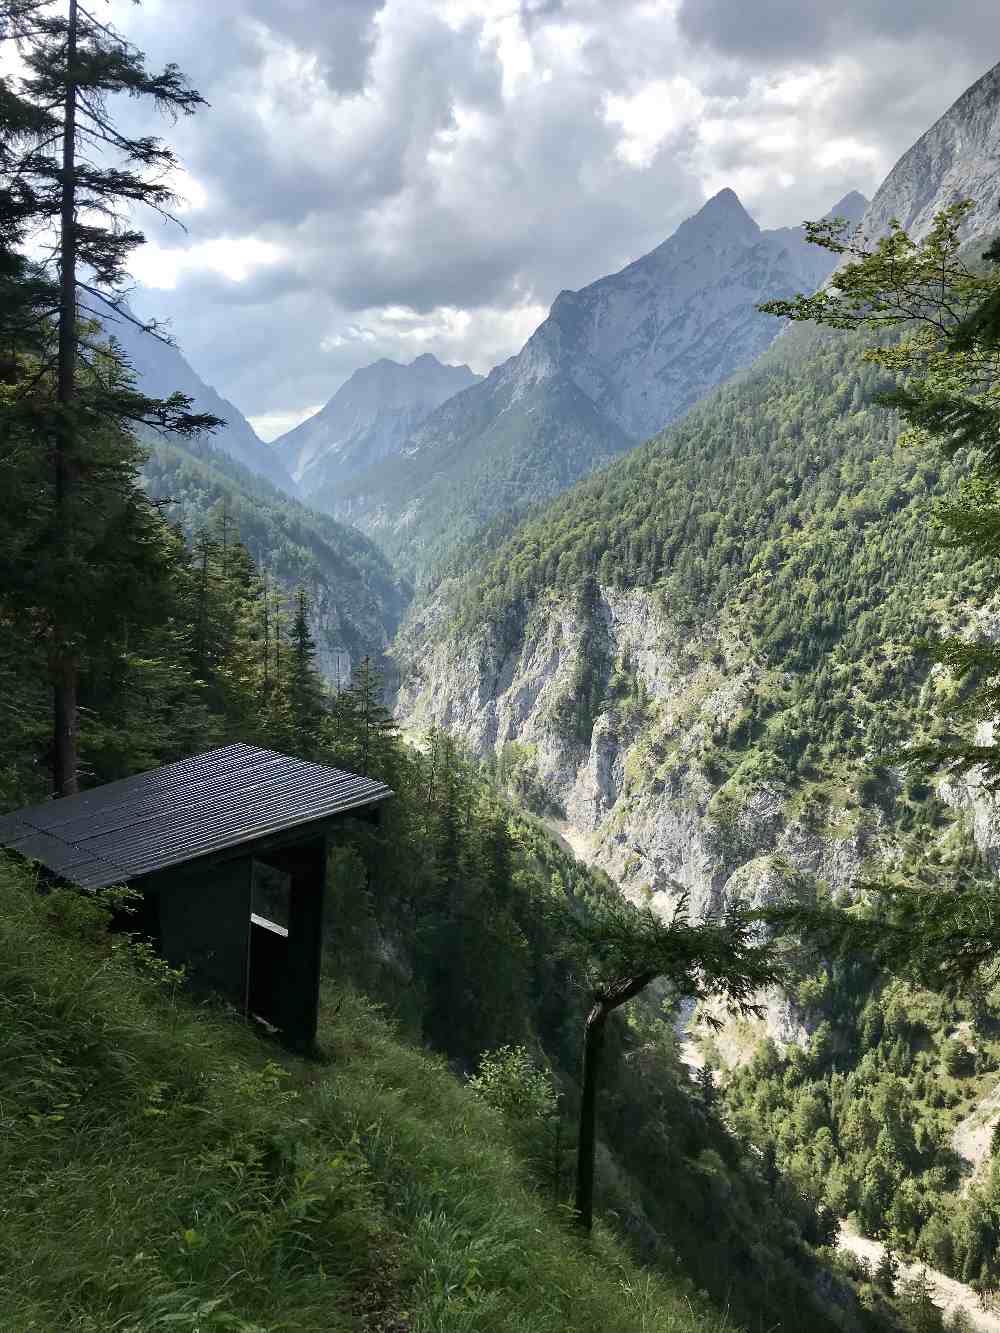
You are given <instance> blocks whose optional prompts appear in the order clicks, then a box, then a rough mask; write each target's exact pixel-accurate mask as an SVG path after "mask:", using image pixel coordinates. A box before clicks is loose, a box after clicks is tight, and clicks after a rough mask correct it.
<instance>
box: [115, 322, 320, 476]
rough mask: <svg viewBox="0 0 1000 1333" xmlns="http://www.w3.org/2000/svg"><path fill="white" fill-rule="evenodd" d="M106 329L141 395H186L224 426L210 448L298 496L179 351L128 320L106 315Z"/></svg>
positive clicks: (280, 467)
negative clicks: (117, 344)
mask: <svg viewBox="0 0 1000 1333" xmlns="http://www.w3.org/2000/svg"><path fill="white" fill-rule="evenodd" d="M104 326H105V329H106V330H107V333H108V335H109V336H111V337H113V338H114V339H115V340H116V341H117V342H118V343H119V345H120V346H121V348H122V350H123V352H124V353H125V356H126V358H127V360H128V362H129V364H130V365H131V366H132V368H133V369H134V370H135V372H136V374H137V375H138V378H139V382H140V384H141V385H142V389H143V392H145V393H148V394H149V395H150V396H151V397H153V398H166V397H168V396H169V395H170V394H172V393H175V392H177V391H178V390H179V391H180V392H181V393H185V394H187V395H188V397H189V398H190V399H191V400H192V404H193V410H194V411H196V412H210V413H211V414H212V415H213V416H216V417H221V418H222V420H223V421H225V423H226V426H225V429H224V430H219V431H217V432H216V433H215V435H213V436H212V443H213V445H214V446H215V447H216V448H217V449H221V450H222V452H223V453H226V454H228V455H229V456H230V457H231V458H234V459H235V460H236V461H237V462H238V463H242V464H243V466H244V467H248V468H249V469H250V470H251V472H257V473H260V475H261V476H263V477H266V478H267V479H268V481H270V482H271V483H272V484H273V485H275V486H277V487H278V488H279V489H280V490H283V491H285V492H287V493H288V494H289V495H296V496H297V495H298V494H299V489H298V487H297V486H296V484H295V482H294V481H293V480H292V477H291V474H290V473H289V471H288V469H287V468H286V467H285V465H284V463H283V462H282V460H281V457H280V455H278V454H277V453H275V451H274V449H272V448H271V446H270V445H267V444H265V443H264V441H263V440H261V439H260V438H259V437H258V436H257V433H256V432H255V431H254V428H253V427H252V426H251V425H250V422H249V421H247V419H246V417H245V416H244V415H243V413H242V412H241V411H240V410H239V408H237V407H234V406H233V404H232V403H230V402H228V401H227V399H225V398H223V397H222V396H221V395H220V394H218V393H216V391H215V390H214V389H213V388H212V387H211V386H210V385H208V384H206V383H205V381H204V380H203V379H201V377H200V376H199V375H198V374H197V373H196V372H195V371H194V370H192V368H191V366H190V365H189V364H188V362H187V361H186V360H185V358H184V355H183V353H182V352H181V351H180V349H179V348H178V347H172V346H170V345H169V344H167V343H164V342H163V341H161V339H159V338H155V337H154V336H153V335H152V334H150V333H144V332H143V330H142V329H141V328H139V327H138V326H137V325H135V324H133V323H132V322H131V321H130V320H128V319H126V318H124V317H121V316H118V317H115V316H113V315H112V314H111V313H110V312H109V315H108V318H107V319H106V320H105V325H104Z"/></svg>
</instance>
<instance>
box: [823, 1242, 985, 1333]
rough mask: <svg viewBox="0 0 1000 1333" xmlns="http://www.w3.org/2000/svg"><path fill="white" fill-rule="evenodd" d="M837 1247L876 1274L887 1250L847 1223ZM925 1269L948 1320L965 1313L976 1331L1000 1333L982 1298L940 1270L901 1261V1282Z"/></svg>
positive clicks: (935, 1300) (936, 1301) (937, 1300)
mask: <svg viewBox="0 0 1000 1333" xmlns="http://www.w3.org/2000/svg"><path fill="white" fill-rule="evenodd" d="M837 1243H838V1245H839V1246H840V1248H841V1249H843V1250H850V1251H851V1253H852V1254H856V1255H857V1256H858V1257H859V1258H861V1259H867V1260H868V1262H869V1263H870V1264H871V1266H872V1269H873V1270H874V1268H875V1267H876V1265H877V1264H878V1262H879V1260H880V1259H881V1258H882V1252H883V1247H882V1245H881V1243H880V1242H879V1241H877V1240H869V1239H868V1237H867V1236H859V1235H858V1234H857V1232H856V1231H852V1230H851V1229H850V1228H848V1226H847V1224H846V1223H845V1222H841V1224H840V1236H839V1237H838V1242H837ZM897 1257H898V1256H897ZM921 1269H922V1270H923V1271H924V1272H925V1273H926V1274H927V1282H928V1285H929V1286H930V1288H931V1292H932V1295H933V1300H934V1303H935V1305H938V1306H940V1308H941V1309H942V1310H943V1311H944V1313H945V1318H947V1317H948V1316H949V1315H950V1314H951V1313H952V1311H953V1310H964V1311H965V1313H966V1314H967V1315H968V1316H969V1319H970V1320H971V1321H972V1323H973V1324H974V1325H975V1327H976V1328H977V1329H982V1330H983V1333H1000V1314H997V1312H996V1311H995V1310H982V1309H981V1308H980V1305H979V1297H978V1296H977V1295H976V1293H975V1292H974V1291H973V1290H972V1289H971V1288H970V1287H967V1286H966V1285H965V1284H964V1283H963V1282H957V1281H956V1280H955V1278H953V1277H946V1276H945V1274H944V1273H939V1272H938V1271H937V1269H936V1268H930V1267H929V1266H928V1265H927V1264H924V1263H911V1262H909V1261H908V1260H904V1259H902V1258H900V1259H899V1276H900V1278H911V1277H915V1276H916V1275H917V1274H918V1273H919V1272H920V1271H921Z"/></svg>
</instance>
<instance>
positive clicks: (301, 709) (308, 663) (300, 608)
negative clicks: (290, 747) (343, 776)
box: [285, 587, 327, 758]
mask: <svg viewBox="0 0 1000 1333" xmlns="http://www.w3.org/2000/svg"><path fill="white" fill-rule="evenodd" d="M285 688H286V692H287V695H288V705H289V709H290V712H291V718H292V727H293V730H294V737H295V746H296V749H297V750H298V752H299V753H300V754H302V755H305V756H306V757H308V758H312V757H313V756H314V755H315V754H316V753H317V752H318V750H319V747H320V731H321V729H322V726H323V721H324V719H325V717H326V711H327V709H326V698H325V691H324V689H323V680H322V677H321V676H320V674H319V671H318V669H317V667H316V643H315V640H314V639H313V637H312V634H311V632H310V629H309V602H308V599H307V597H306V591H305V589H304V588H301V587H300V588H299V590H298V592H297V594H296V598H295V618H294V620H293V621H292V632H291V640H290V642H289V645H288V668H287V679H286V687H285Z"/></svg>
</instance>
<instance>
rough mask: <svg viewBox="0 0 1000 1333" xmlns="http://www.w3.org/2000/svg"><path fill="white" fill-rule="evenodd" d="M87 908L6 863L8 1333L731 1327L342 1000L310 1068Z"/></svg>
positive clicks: (1, 1070)
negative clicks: (157, 973)
mask: <svg viewBox="0 0 1000 1333" xmlns="http://www.w3.org/2000/svg"><path fill="white" fill-rule="evenodd" d="M74 901H75V900H74ZM68 904H69V900H68V899H60V898H55V899H53V898H51V897H49V898H43V897H39V896H38V895H36V894H34V893H32V892H31V891H30V883H29V882H28V881H27V880H26V879H25V877H24V875H23V873H21V872H20V871H18V870H17V869H16V868H15V866H14V864H13V863H12V862H10V861H0V1172H2V1175H0V1179H2V1180H3V1189H2V1191H0V1293H2V1294H0V1330H3V1333H34V1331H35V1330H37V1331H38V1333H54V1330H60V1331H61V1330H66V1331H67V1333H69V1331H71V1330H79V1331H80V1333H112V1331H115V1333H147V1330H159V1329H162V1330H190V1331H191V1333H201V1331H207V1330H216V1329H236V1330H243V1333H250V1331H251V1330H267V1331H268V1333H278V1330H289V1331H291V1330H303V1333H310V1331H311V1330H317V1333H318V1331H319V1330H324V1333H341V1331H342V1330H353V1329H370V1330H382V1331H383V1333H390V1331H391V1333H431V1330H435V1331H438V1330H440V1333H466V1331H468V1333H473V1331H475V1333H500V1331H501V1330H503V1331H504V1333H515V1330H516V1333H550V1331H551V1333H567V1330H573V1333H619V1331H621V1333H626V1331H628V1333H633V1331H637V1330H644V1331H646V1333H666V1331H667V1330H670V1331H671V1333H674V1331H676V1333H688V1331H690V1333H694V1331H695V1330H700V1331H702V1333H712V1331H715V1330H719V1329H721V1327H722V1326H723V1324H724V1322H725V1321H724V1320H722V1319H721V1318H720V1317H719V1316H717V1315H715V1314H713V1313H712V1312H711V1311H709V1310H708V1309H707V1308H706V1309H701V1308H699V1307H697V1306H692V1304H691V1303H690V1300H689V1297H688V1295H687V1294H685V1293H684V1292H681V1291H680V1290H678V1289H677V1288H675V1287H673V1286H671V1285H670V1283H668V1282H667V1281H665V1280H664V1279H663V1278H661V1277H659V1276H656V1275H653V1274H651V1273H648V1272H645V1271H644V1270H641V1269H640V1268H638V1267H637V1266H636V1265H635V1264H634V1263H632V1262H631V1261H630V1260H628V1259H627V1258H626V1257H625V1255H624V1253H623V1252H622V1250H621V1249H620V1248H619V1247H618V1246H617V1245H616V1243H615V1242H614V1241H613V1240H612V1238H611V1237H610V1236H609V1235H608V1234H606V1233H605V1232H603V1231H600V1230H599V1231H598V1232H597V1234H596V1235H595V1237H594V1239H593V1240H592V1241H591V1242H584V1241H583V1240H582V1239H581V1238H580V1237H579V1236H577V1235H576V1234H575V1233H574V1232H573V1230H572V1228H571V1226H570V1224H569V1219H568V1218H566V1217H565V1215H562V1214H560V1213H559V1211H558V1210H557V1209H555V1208H554V1207H553V1206H552V1205H551V1204H550V1203H549V1202H548V1201H546V1200H545V1199H543V1198H542V1197H540V1196H539V1194H538V1193H537V1191H536V1189H535V1187H534V1186H533V1185H532V1182H531V1179H530V1177H529V1175H528V1173H527V1171H526V1169H525V1167H524V1165H523V1163H522V1162H521V1161H520V1159H519V1157H518V1155H517V1152H516V1145H514V1144H513V1143H512V1142H511V1139H510V1137H509V1133H510V1132H509V1130H508V1128H507V1127H506V1126H505V1125H504V1123H503V1122H502V1120H501V1119H500V1118H499V1116H497V1115H496V1114H495V1113H494V1112H492V1111H491V1110H490V1109H489V1108H488V1107H486V1106H484V1105H482V1104H481V1103H480V1102H479V1101H477V1100H476V1099H475V1098H474V1096H473V1095H472V1094H471V1093H470V1092H469V1091H468V1090H467V1089H466V1088H465V1087H464V1086H463V1085H462V1084H461V1083H460V1082H459V1081H458V1080H457V1079H456V1078H455V1077H454V1076H453V1075H452V1074H451V1073H450V1072H449V1071H448V1069H447V1068H446V1066H445V1065H444V1063H443V1062H442V1061H440V1060H438V1059H436V1058H435V1057H433V1056H430V1055H428V1054H427V1053H426V1052H424V1051H422V1050H418V1049H416V1048H414V1047H412V1046H408V1045H406V1044H405V1043H403V1042H402V1041H400V1040H399V1039H398V1037H397V1036H396V1035H394V1033H393V1031H392V1029H391V1027H390V1025H389V1024H388V1023H387V1022H386V1021H385V1020H384V1019H383V1018H382V1017H381V1016H380V1015H379V1013H378V1012H377V1010H376V1009H375V1008H374V1007H373V1006H372V1005H371V1004H370V1003H369V1002H368V1001H366V1000H365V999H364V998H363V997H360V996H358V995H356V994H354V993H353V992H350V991H342V992H339V993H337V994H336V995H334V994H333V992H332V990H328V991H327V992H326V993H325V996H324V1000H325V1003H324V1014H325V1015H326V1017H325V1019H324V1020H323V1021H322V1022H321V1029H320V1039H319V1044H320V1052H321V1057H320V1059H319V1060H317V1061H305V1060H300V1059H297V1058H295V1057H293V1056H291V1055H288V1054H286V1053H284V1052H283V1051H281V1050H280V1048H278V1047H277V1046H270V1045H267V1044H265V1043H262V1042H261V1041H260V1040H258V1039H257V1038H256V1037H255V1036H254V1035H252V1034H251V1033H250V1032H248V1031H247V1030H246V1029H245V1028H244V1027H243V1026H242V1025H241V1024H240V1023H239V1022H238V1021H237V1020H236V1019H234V1018H233V1017H231V1016H229V1015H228V1014H227V1013H226V1012H225V1011H224V1010H223V1009H221V1008H213V1007H209V1006H204V1005H196V1004H195V1003H194V1002H192V1001H191V1000H190V999H188V998H187V997H186V996H185V995H184V994H183V993H178V992H176V991H171V990H170V988H169V987H165V986H164V985H162V984H158V983H157V982H156V981H154V980H151V979H148V978H145V977H142V976H140V975H138V974H137V973H136V971H135V969H134V967H133V966H132V965H131V964H130V962H129V961H128V959H127V958H123V957H122V956H121V955H120V954H119V953H115V952H112V951H111V950H110V947H109V942H108V939H107V937H106V936H104V935H103V934H102V932H101V931H100V929H99V924H100V923H99V922H95V921H93V920H91V919H90V918H89V917H87V916H86V914H83V915H81V913H80V912H79V911H78V910H77V909H76V908H75V907H74V906H72V904H69V905H68ZM87 936H89V938H86V937H87Z"/></svg>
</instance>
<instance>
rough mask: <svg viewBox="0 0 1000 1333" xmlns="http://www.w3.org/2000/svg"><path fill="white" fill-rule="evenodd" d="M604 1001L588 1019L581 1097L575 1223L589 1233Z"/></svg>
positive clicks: (592, 1211)
mask: <svg viewBox="0 0 1000 1333" xmlns="http://www.w3.org/2000/svg"><path fill="white" fill-rule="evenodd" d="M609 1012H610V1010H609V1009H608V1006H607V1003H606V1001H605V1000H603V999H602V1000H598V1001H597V1003H596V1004H595V1005H594V1007H593V1009H591V1011H590V1013H589V1014H588V1015H587V1025H586V1028H585V1029H584V1037H583V1089H582V1091H581V1093H580V1132H579V1136H578V1139H577V1145H576V1220H577V1223H578V1224H579V1225H580V1226H581V1227H582V1228H583V1229H584V1231H590V1230H591V1228H592V1227H593V1225H594V1150H595V1147H596V1142H597V1076H598V1074H599V1073H600V1068H601V1056H602V1054H603V1052H604V1029H605V1024H606V1023H607V1021H608V1013H609Z"/></svg>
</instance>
